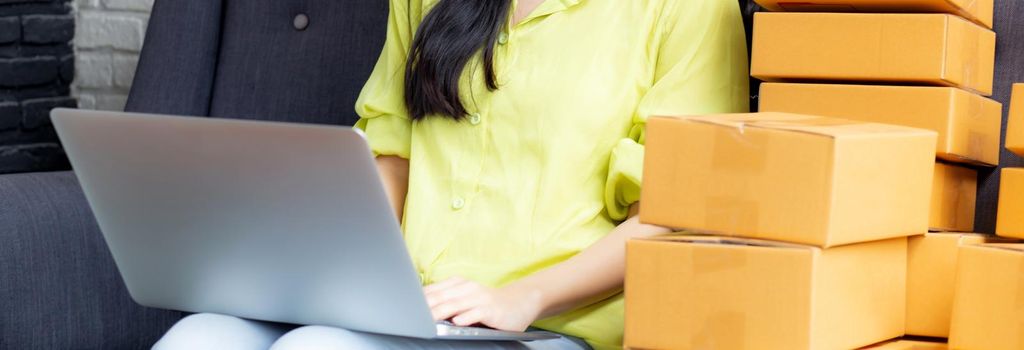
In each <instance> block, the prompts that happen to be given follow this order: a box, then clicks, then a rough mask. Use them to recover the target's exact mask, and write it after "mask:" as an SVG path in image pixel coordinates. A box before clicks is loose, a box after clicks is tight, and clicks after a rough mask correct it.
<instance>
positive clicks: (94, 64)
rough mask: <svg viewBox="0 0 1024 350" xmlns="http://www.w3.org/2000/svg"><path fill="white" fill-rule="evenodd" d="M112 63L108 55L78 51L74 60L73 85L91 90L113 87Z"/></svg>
mask: <svg viewBox="0 0 1024 350" xmlns="http://www.w3.org/2000/svg"><path fill="white" fill-rule="evenodd" d="M112 62H113V60H112V59H111V57H110V54H107V53H97V52H81V51H80V52H79V53H78V56H77V57H76V58H75V85H76V86H81V87H93V88H105V87H110V86H113V85H114V82H113V76H114V68H113V65H112Z"/></svg>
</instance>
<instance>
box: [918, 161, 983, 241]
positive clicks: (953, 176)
mask: <svg viewBox="0 0 1024 350" xmlns="http://www.w3.org/2000/svg"><path fill="white" fill-rule="evenodd" d="M977 198H978V171H977V170H974V169H971V168H965V167H960V166H956V165H952V164H946V163H942V162H937V163H935V176H934V177H933V180H932V206H931V214H930V216H929V219H928V227H929V228H931V229H932V230H934V231H956V232H971V231H974V209H975V204H977Z"/></svg>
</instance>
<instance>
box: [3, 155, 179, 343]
mask: <svg viewBox="0 0 1024 350" xmlns="http://www.w3.org/2000/svg"><path fill="white" fill-rule="evenodd" d="M0 310H3V312H0V349H148V348H149V347H151V346H152V344H153V343H154V342H155V341H156V339H157V338H158V337H159V336H160V335H161V334H163V332H165V331H166V330H167V329H168V328H169V327H170V326H171V325H172V324H173V323H174V322H176V321H177V320H178V319H180V318H181V313H179V312H172V311H165V310H157V309H151V308H145V307H142V306H139V305H138V304H136V303H135V302H134V301H132V300H131V298H130V297H129V295H128V291H127V290H126V289H125V286H124V283H123V282H122V280H121V276H120V274H119V273H118V271H117V268H116V266H115V265H114V261H113V258H112V257H111V256H110V252H109V251H108V249H107V245H106V243H105V242H104V240H103V236H102V235H101V234H100V231H99V228H98V227H97V225H96V222H95V219H94V218H93V215H92V211H90V210H89V206H88V204H87V203H86V200H85V197H84V195H83V194H82V190H81V188H80V186H79V184H78V181H77V180H76V178H75V175H74V173H72V172H53V173H32V174H16V175H2V176H0Z"/></svg>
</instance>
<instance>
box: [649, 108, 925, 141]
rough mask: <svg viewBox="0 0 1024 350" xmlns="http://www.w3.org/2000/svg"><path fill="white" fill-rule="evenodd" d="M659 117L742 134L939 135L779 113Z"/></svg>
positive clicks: (886, 125)
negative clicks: (763, 131)
mask: <svg viewBox="0 0 1024 350" xmlns="http://www.w3.org/2000/svg"><path fill="white" fill-rule="evenodd" d="M655 118H673V119H679V120H682V121H687V122H695V123H707V124H714V125H718V126H723V127H728V128H733V129H736V130H737V131H738V132H739V133H740V134H743V132H744V130H745V129H747V128H759V129H771V130H779V131H790V132H800V133H807V134H813V135H820V136H825V137H832V138H844V137H863V136H877V135H879V134H891V135H918V134H919V135H936V134H937V133H936V132H934V131H931V130H924V129H917V128H911V127H905V126H898V125H890V124H880V123H868V122H862V121H855V120H848V119H839V118H827V117H819V116H810V115H802V114H792V113H777V112H764V113H745V114H717V115H704V116H676V117H669V116H662V117H655Z"/></svg>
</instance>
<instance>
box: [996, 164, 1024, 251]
mask: <svg viewBox="0 0 1024 350" xmlns="http://www.w3.org/2000/svg"><path fill="white" fill-rule="evenodd" d="M1001 171H1002V174H1001V176H1000V177H1001V179H1000V182H999V209H998V214H997V215H998V217H997V218H996V234H997V235H1000V236H1003V237H1012V238H1022V239H1024V168H1003V169H1002V170H1001Z"/></svg>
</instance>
